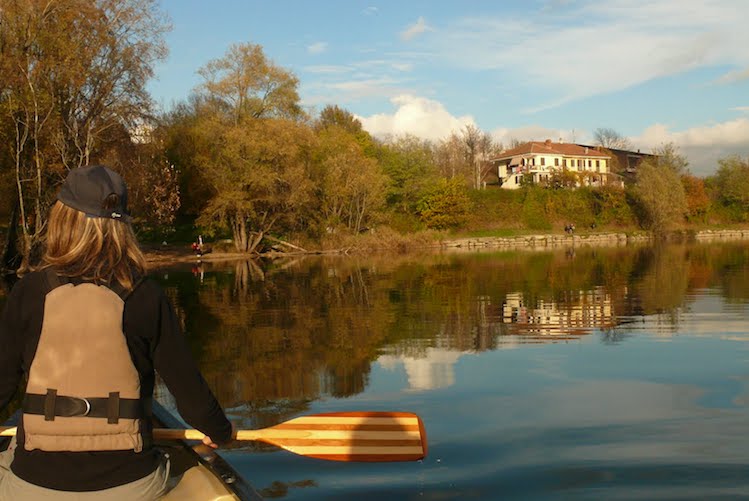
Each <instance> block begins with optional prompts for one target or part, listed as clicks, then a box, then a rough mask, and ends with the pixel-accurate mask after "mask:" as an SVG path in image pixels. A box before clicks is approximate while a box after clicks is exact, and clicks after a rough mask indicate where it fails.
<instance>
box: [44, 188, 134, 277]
mask: <svg viewBox="0 0 749 501" xmlns="http://www.w3.org/2000/svg"><path fill="white" fill-rule="evenodd" d="M47 224H48V226H47V245H46V250H45V252H44V256H43V257H42V267H43V268H46V267H53V268H55V269H56V270H57V272H58V273H61V274H63V275H66V276H68V277H78V278H82V279H84V280H92V281H94V282H96V283H105V284H110V285H114V283H115V282H116V283H119V284H120V285H121V286H122V287H124V288H125V289H127V290H131V289H132V288H133V286H134V285H135V279H136V276H142V275H144V274H145V272H146V259H145V257H144V256H143V253H142V252H141V250H140V248H139V247H138V240H137V238H136V237H135V234H134V233H133V229H132V227H131V226H130V225H129V224H127V223H125V222H122V221H116V220H114V219H108V218H102V217H88V216H86V214H84V213H83V212H81V211H78V210H75V209H73V208H71V207H68V206H67V205H65V204H63V203H62V202H59V201H58V202H56V203H55V204H54V205H53V206H52V210H51V211H50V214H49V221H48V223H47Z"/></svg>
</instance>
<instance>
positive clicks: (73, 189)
mask: <svg viewBox="0 0 749 501" xmlns="http://www.w3.org/2000/svg"><path fill="white" fill-rule="evenodd" d="M57 200H59V201H60V202H62V203H64V204H65V205H67V206H68V207H71V208H73V209H75V210H79V211H81V212H84V213H85V214H86V215H87V216H88V217H103V218H107V219H116V220H119V221H124V222H126V223H129V222H130V221H132V218H131V217H130V213H129V212H128V210H127V186H126V185H125V181H123V180H122V178H121V177H120V175H119V174H117V173H116V172H115V171H113V170H112V169H109V168H108V167H104V166H103V165H92V166H88V167H79V168H77V169H72V170H71V171H70V172H69V173H68V177H67V178H66V179H65V182H64V183H63V184H62V187H61V188H60V192H59V193H58V194H57Z"/></svg>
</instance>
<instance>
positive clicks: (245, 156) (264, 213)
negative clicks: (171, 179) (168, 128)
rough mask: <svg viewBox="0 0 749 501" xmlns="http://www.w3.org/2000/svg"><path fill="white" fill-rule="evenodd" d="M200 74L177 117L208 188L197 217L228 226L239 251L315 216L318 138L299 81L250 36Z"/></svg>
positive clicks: (208, 225) (187, 161)
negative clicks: (307, 122) (314, 164)
mask: <svg viewBox="0 0 749 501" xmlns="http://www.w3.org/2000/svg"><path fill="white" fill-rule="evenodd" d="M199 73H200V75H201V76H202V77H203V78H204V82H203V83H202V84H201V85H200V86H199V87H198V88H197V92H198V95H197V97H195V98H193V101H192V105H193V106H192V108H190V107H188V109H187V110H186V113H185V118H186V120H185V122H180V121H179V120H178V121H177V123H182V126H184V127H186V130H187V131H188V132H189V135H190V138H189V140H188V141H186V143H187V144H184V143H183V146H184V148H182V149H181V151H182V152H189V153H192V154H193V155H194V156H193V157H192V158H184V157H183V158H182V159H181V160H182V161H184V162H185V164H187V165H191V166H192V167H194V169H190V170H191V171H192V172H193V173H194V172H195V171H200V175H199V177H200V179H201V180H202V181H204V182H205V184H206V187H207V188H208V190H207V191H208V193H207V196H208V199H207V200H206V201H205V203H202V204H199V205H200V216H199V218H198V220H197V221H198V224H201V225H204V226H206V228H207V229H208V230H209V231H214V232H215V231H217V230H220V229H228V230H230V231H231V233H232V236H233V238H234V246H235V248H236V249H237V250H238V251H240V252H255V251H256V250H257V248H258V246H259V245H260V243H261V242H262V240H263V238H264V237H265V236H266V235H267V234H268V233H269V232H270V231H272V230H273V231H289V230H292V229H294V228H299V227H302V226H304V225H305V224H309V223H310V219H311V216H310V211H309V210H306V209H308V208H309V207H310V206H311V204H312V203H313V201H314V197H313V188H314V186H313V182H312V152H313V150H314V144H315V138H314V135H313V133H312V130H311V129H310V128H309V127H308V126H307V125H305V124H304V123H302V122H301V121H300V119H303V118H305V115H304V113H303V112H302V110H301V107H300V106H299V94H298V93H297V86H298V85H299V81H298V79H297V78H296V76H294V75H293V74H292V73H291V72H290V71H288V70H285V69H283V68H281V67H279V66H276V65H275V64H274V63H273V62H272V61H269V60H268V59H267V58H266V57H265V54H264V53H263V50H262V47H260V46H259V45H254V44H249V43H243V44H234V45H232V46H230V47H229V49H228V51H227V52H226V54H225V55H224V56H223V57H221V58H218V59H214V60H212V61H210V62H208V64H206V65H205V66H203V67H202V68H201V69H200V70H199ZM176 165H177V167H178V168H180V169H181V165H179V163H177V164H176Z"/></svg>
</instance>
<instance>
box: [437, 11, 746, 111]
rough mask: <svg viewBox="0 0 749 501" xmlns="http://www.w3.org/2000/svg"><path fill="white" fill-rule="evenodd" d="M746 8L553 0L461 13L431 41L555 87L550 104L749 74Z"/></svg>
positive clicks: (471, 65)
mask: <svg viewBox="0 0 749 501" xmlns="http://www.w3.org/2000/svg"><path fill="white" fill-rule="evenodd" d="M549 5H551V6H552V7H555V8H550V7H549ZM562 7H563V8H562ZM746 9H747V4H746V0H713V1H711V2H705V1H704V0H681V1H678V2H677V1H668V0H579V1H577V2H559V1H555V2H552V3H551V4H547V7H546V8H545V9H544V8H542V10H541V12H539V13H538V14H537V15H534V16H528V15H527V13H524V14H523V15H522V17H521V16H520V15H516V16H512V15H505V16H503V17H501V18H498V17H497V18H492V17H482V18H462V19H458V20H456V21H454V22H453V23H452V24H451V25H448V26H445V27H441V29H440V34H439V37H437V36H432V37H428V38H427V39H425V43H427V42H428V43H429V46H430V47H431V48H432V49H433V50H434V51H435V53H436V54H437V55H438V57H439V58H441V59H442V60H443V63H448V64H450V65H452V66H454V67H457V68H465V69H469V70H480V71H483V72H485V74H487V75H489V74H490V73H488V71H494V72H495V77H498V78H503V77H507V76H510V75H511V78H512V79H513V80H515V81H518V82H523V83H524V85H529V86H535V87H537V88H541V89H544V90H545V91H547V92H551V94H550V97H549V103H548V104H547V105H544V106H540V107H539V108H538V109H543V108H547V107H552V106H556V105H559V104H561V103H565V102H569V101H570V100H575V99H580V98H583V97H587V96H592V95H597V94H603V93H609V92H614V91H617V90H621V89H625V88H628V87H631V86H634V85H638V84H641V83H643V82H646V81H648V80H652V79H656V78H659V77H664V76H668V75H674V74H677V73H681V72H686V71H690V70H695V69H699V68H719V67H725V68H728V71H727V73H726V75H724V77H722V78H721V79H720V81H721V82H725V83H728V82H732V81H737V80H739V79H745V78H749V72H748V70H747V67H749V51H746V50H745V49H744V47H747V46H749V30H746V27H745V24H746V19H747V17H746V16H742V15H738V14H737V13H740V12H746Z"/></svg>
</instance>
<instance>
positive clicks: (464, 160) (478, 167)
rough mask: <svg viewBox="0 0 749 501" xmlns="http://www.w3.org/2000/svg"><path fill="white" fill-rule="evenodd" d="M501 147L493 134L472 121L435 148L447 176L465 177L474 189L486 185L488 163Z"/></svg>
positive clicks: (440, 164)
mask: <svg viewBox="0 0 749 501" xmlns="http://www.w3.org/2000/svg"><path fill="white" fill-rule="evenodd" d="M499 150H501V146H500V145H499V144H496V143H495V142H494V140H493V139H492V137H491V135H490V134H489V133H486V132H482V131H481V129H479V128H478V127H476V126H475V125H473V124H468V125H466V126H465V127H463V128H462V129H461V130H460V131H459V132H453V133H452V134H450V136H448V137H447V138H446V139H444V140H442V141H440V142H439V144H438V145H437V147H436V150H435V160H436V163H437V166H438V168H439V170H440V172H441V174H442V175H443V176H444V177H449V178H451V179H452V178H454V177H456V176H461V177H463V178H464V179H465V181H466V183H467V184H468V185H470V186H473V187H474V189H480V188H481V187H482V186H483V180H484V174H485V173H486V169H485V162H486V161H487V160H489V159H490V158H491V157H492V156H494V155H496V154H497V153H498V152H499Z"/></svg>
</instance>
